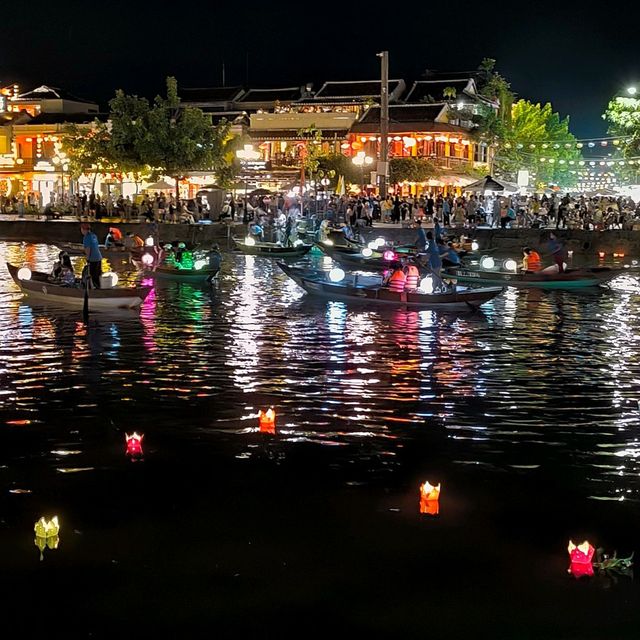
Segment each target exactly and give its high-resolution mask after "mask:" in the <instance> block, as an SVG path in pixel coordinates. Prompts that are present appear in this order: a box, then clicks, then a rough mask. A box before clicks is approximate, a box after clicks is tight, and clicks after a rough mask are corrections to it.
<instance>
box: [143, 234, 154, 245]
mask: <svg viewBox="0 0 640 640" xmlns="http://www.w3.org/2000/svg"><path fill="white" fill-rule="evenodd" d="M144 244H145V246H147V247H153V245H154V241H153V237H152V236H149V237H148V238H147V239H146V240H145V241H144Z"/></svg>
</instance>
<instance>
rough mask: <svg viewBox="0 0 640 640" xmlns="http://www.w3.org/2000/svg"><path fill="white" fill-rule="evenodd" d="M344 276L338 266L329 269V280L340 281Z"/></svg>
mask: <svg viewBox="0 0 640 640" xmlns="http://www.w3.org/2000/svg"><path fill="white" fill-rule="evenodd" d="M344 276H345V273H344V271H343V270H342V269H340V268H339V267H337V268H335V269H331V271H329V280H331V282H341V281H342V280H344Z"/></svg>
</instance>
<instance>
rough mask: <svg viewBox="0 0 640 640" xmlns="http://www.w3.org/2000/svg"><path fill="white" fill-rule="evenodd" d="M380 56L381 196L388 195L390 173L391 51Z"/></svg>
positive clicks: (379, 164) (379, 167)
mask: <svg viewBox="0 0 640 640" xmlns="http://www.w3.org/2000/svg"><path fill="white" fill-rule="evenodd" d="M377 56H378V57H379V58H380V70H381V83H380V138H381V140H380V161H379V162H378V176H379V180H380V183H379V184H380V198H381V199H383V200H384V199H386V197H387V176H388V175H389V141H388V139H387V138H388V137H389V52H388V51H382V52H381V53H378V54H377Z"/></svg>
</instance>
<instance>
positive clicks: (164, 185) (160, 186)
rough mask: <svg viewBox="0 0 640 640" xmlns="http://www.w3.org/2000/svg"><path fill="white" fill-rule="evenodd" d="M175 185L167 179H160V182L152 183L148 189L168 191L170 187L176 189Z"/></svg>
mask: <svg viewBox="0 0 640 640" xmlns="http://www.w3.org/2000/svg"><path fill="white" fill-rule="evenodd" d="M175 187H176V185H175V184H170V183H168V182H167V181H166V180H158V182H154V183H153V184H150V185H149V186H148V187H147V189H148V190H149V191H167V190H170V189H175Z"/></svg>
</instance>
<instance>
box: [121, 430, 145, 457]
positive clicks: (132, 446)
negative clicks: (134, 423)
mask: <svg viewBox="0 0 640 640" xmlns="http://www.w3.org/2000/svg"><path fill="white" fill-rule="evenodd" d="M124 437H125V442H126V443H127V455H128V456H133V457H139V456H141V455H143V453H144V452H143V450H142V438H144V433H138V432H137V431H134V432H133V433H132V434H131V435H129V434H128V433H125V434H124Z"/></svg>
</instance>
